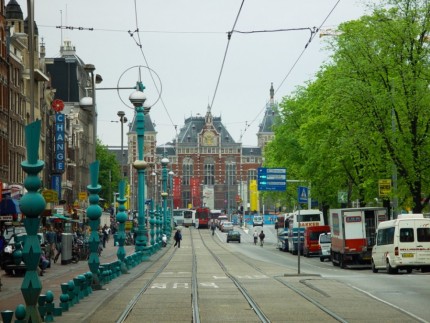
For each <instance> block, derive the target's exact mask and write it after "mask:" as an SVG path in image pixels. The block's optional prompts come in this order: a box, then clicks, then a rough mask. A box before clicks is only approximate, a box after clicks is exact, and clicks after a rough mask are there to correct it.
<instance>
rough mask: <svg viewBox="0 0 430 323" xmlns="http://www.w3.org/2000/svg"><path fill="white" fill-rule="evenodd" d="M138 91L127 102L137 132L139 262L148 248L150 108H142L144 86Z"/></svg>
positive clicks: (137, 245) (137, 242) (137, 237)
mask: <svg viewBox="0 0 430 323" xmlns="http://www.w3.org/2000/svg"><path fill="white" fill-rule="evenodd" d="M137 88H138V89H141V91H138V90H136V91H134V92H133V93H131V94H130V96H129V100H130V102H131V103H132V104H133V106H134V107H135V110H136V132H137V151H138V158H137V160H135V161H134V163H133V167H134V168H135V169H136V170H137V185H138V189H137V205H138V216H137V223H138V228H137V234H136V248H135V249H136V252H141V253H142V259H141V260H147V258H148V256H149V250H148V249H149V248H148V247H147V229H146V223H145V169H146V168H147V166H148V164H147V162H146V161H145V160H144V145H143V144H144V134H145V114H148V113H149V111H150V109H151V108H150V107H147V106H145V108H144V106H143V104H144V103H145V101H146V96H145V94H143V89H144V86H143V84H141V83H140V82H139V84H138V87H137Z"/></svg>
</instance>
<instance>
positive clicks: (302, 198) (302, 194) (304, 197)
mask: <svg viewBox="0 0 430 323" xmlns="http://www.w3.org/2000/svg"><path fill="white" fill-rule="evenodd" d="M298 195H299V203H307V202H308V197H309V196H308V188H307V187H306V186H299V188H298Z"/></svg>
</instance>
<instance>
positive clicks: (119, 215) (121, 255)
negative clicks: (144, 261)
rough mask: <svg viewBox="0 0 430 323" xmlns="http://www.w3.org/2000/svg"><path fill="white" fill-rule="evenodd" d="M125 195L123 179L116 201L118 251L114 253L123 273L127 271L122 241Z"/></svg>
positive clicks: (123, 239) (123, 236)
mask: <svg viewBox="0 0 430 323" xmlns="http://www.w3.org/2000/svg"><path fill="white" fill-rule="evenodd" d="M124 196H125V181H124V180H121V181H120V182H119V197H118V198H117V200H116V201H117V202H118V204H119V206H118V211H119V212H118V213H117V214H116V220H117V221H118V223H119V225H118V235H117V241H118V251H117V252H116V255H117V257H118V259H119V260H120V261H121V272H122V273H123V274H125V273H127V266H126V265H125V262H124V260H125V255H126V251H125V248H124V242H125V221H127V213H126V212H125V206H124V204H125V202H127V199H126V198H125V197H124Z"/></svg>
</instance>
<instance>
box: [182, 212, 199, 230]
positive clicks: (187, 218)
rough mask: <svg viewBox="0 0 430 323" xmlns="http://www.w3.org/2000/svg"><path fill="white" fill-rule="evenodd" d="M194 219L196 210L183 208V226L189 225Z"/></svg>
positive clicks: (192, 223) (191, 224)
mask: <svg viewBox="0 0 430 323" xmlns="http://www.w3.org/2000/svg"><path fill="white" fill-rule="evenodd" d="M195 221H196V210H188V209H185V210H184V227H191V226H193V225H194V223H195Z"/></svg>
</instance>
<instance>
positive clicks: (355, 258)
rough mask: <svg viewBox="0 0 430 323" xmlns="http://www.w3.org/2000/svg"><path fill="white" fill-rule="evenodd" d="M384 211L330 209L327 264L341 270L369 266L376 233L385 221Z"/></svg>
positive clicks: (367, 208)
mask: <svg viewBox="0 0 430 323" xmlns="http://www.w3.org/2000/svg"><path fill="white" fill-rule="evenodd" d="M387 215H388V212H387V209H386V208H384V207H361V208H342V209H330V216H329V222H330V231H331V260H332V262H333V265H334V266H340V267H341V268H346V267H349V268H354V267H355V268H359V267H361V268H363V267H369V268H370V266H371V259H372V248H373V246H374V245H375V242H376V229H377V227H378V225H379V223H381V222H383V221H386V220H387V219H388V218H387Z"/></svg>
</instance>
